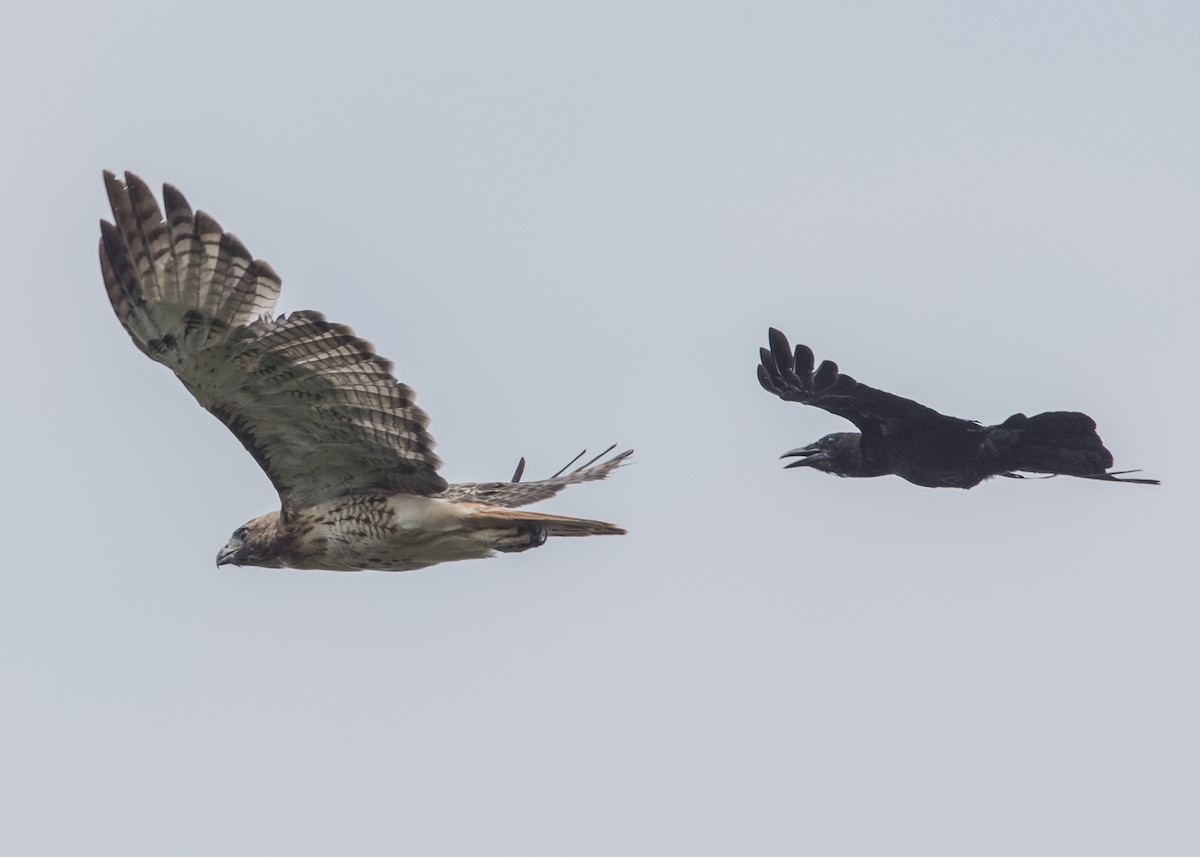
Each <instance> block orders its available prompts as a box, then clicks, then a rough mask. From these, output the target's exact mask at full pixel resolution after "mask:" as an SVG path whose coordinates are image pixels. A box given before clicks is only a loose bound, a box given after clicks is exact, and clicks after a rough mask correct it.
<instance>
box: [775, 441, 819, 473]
mask: <svg viewBox="0 0 1200 857" xmlns="http://www.w3.org/2000/svg"><path fill="white" fill-rule="evenodd" d="M779 457H780V458H799V459H800V460H799V461H793V462H792V463H791V464H788V465H785V466H784V468H783V469H784V470H791V469H792V468H793V467H813V466H814V465H816V464H817V463H818V462H820V461H828V460H829V453H827V452H823V451H821V450H820V449H818V448H817V447H815V446H802V447H800V448H798V449H789V450H788V451H787V452H785V453H784V454H783V455H781V456H779Z"/></svg>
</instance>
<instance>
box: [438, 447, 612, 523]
mask: <svg viewBox="0 0 1200 857" xmlns="http://www.w3.org/2000/svg"><path fill="white" fill-rule="evenodd" d="M615 448H616V447H615V445H614V446H610V447H609V448H608V449H606V450H604V452H602V453H600V454H599V455H597V456H596V457H595V458H593V459H592V460H591V461H589V462H587V463H586V464H583V465H580V466H579V467H576V468H575V469H574V470H572V471H570V472H569V473H567V472H564V471H566V470H567V467H570V466H571V465H572V464H574V463H575V462H576V461H578V460H579V459H580V458H582V457H583V455H584V453H582V452H581V453H579V455H577V456H575V458H574V459H573V460H572V461H571V462H570V464H568V465H567V467H564V468H563V469H562V470H560V471H558V473H555V474H554V475H553V476H551V477H550V478H549V479H539V480H536V481H534V482H521V481H520V479H521V474H522V473H524V471H525V459H524V458H522V459H521V463H520V464H518V465H517V472H516V473H515V474H513V479H512V481H511V482H458V483H455V484H453V485H451V486H450V487H448V488H447V489H446V490H445V491H444V492H443V493H441V494H439V495H438V497H439V498H440V499H442V500H450V501H451V502H455V503H486V504H488V505H489V506H505V507H508V508H510V509H515V508H517V507H518V506H527V505H529V504H530V503H537V502H539V501H541V500H548V499H550V498H551V497H553V496H554V495H555V494H557V493H558V492H559V491H562V490H563V489H564V488H566V487H567V486H568V485H577V484H579V483H580V482H594V481H596V480H598V479H604V478H606V477H607V476H608V475H609V474H610V473H612V472H613V471H614V470H616V469H617V468H618V467H620V466H621V464H622V462H624V461H625V459H627V458H629V456H631V455H633V450H632V449H627V450H625V451H624V452H621V453H618V454H617V455H614V456H613V457H612V458H610V459H608V460H607V461H600V459H601V458H604V456H606V455H608V454H609V453H610V452H612V451H613V449H615ZM597 461H600V463H599V464H597V463H596V462H597Z"/></svg>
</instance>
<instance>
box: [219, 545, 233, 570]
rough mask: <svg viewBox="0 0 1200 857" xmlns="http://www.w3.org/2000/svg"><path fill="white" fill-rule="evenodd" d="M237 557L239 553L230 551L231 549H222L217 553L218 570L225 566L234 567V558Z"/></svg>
mask: <svg viewBox="0 0 1200 857" xmlns="http://www.w3.org/2000/svg"><path fill="white" fill-rule="evenodd" d="M235 556H237V551H235V550H230V549H229V548H221V550H220V551H218V552H217V568H220V567H221V566H223V565H234V562H233V558H234V557H235Z"/></svg>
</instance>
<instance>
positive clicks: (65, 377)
mask: <svg viewBox="0 0 1200 857" xmlns="http://www.w3.org/2000/svg"><path fill="white" fill-rule="evenodd" d="M34 5H35V4H23V5H21V6H18V7H15V8H13V9H11V10H8V12H6V24H5V27H4V28H3V31H2V32H0V73H2V78H0V79H2V80H3V83H2V84H0V87H2V91H3V93H4V99H3V102H4V105H5V120H6V121H5V126H6V130H7V133H6V134H5V137H4V139H3V141H2V142H0V151H3V153H4V155H5V158H4V160H5V162H6V163H7V165H8V179H7V182H6V188H5V198H6V200H7V204H6V205H4V206H3V209H2V212H0V225H2V227H3V228H2V233H0V234H2V235H3V239H0V240H3V242H4V246H3V250H4V258H5V265H6V268H7V270H8V275H7V276H6V278H5V279H6V283H7V285H6V296H7V299H8V305H9V308H10V309H9V312H8V313H7V319H6V320H7V325H6V326H7V335H6V336H5V337H3V339H2V341H0V349H3V355H2V356H3V360H4V363H3V365H4V366H6V367H8V368H6V369H5V370H4V372H5V374H4V389H5V392H6V393H7V398H8V401H9V403H10V404H9V406H8V407H7V408H6V409H5V416H6V419H5V420H4V436H5V448H6V450H7V453H8V454H7V457H6V463H5V471H6V477H5V480H4V481H5V486H6V490H5V491H4V492H3V494H2V496H3V502H4V507H5V508H4V509H3V516H4V520H5V521H6V523H7V527H6V532H7V542H8V548H7V551H6V553H7V561H6V563H5V569H4V574H3V591H2V593H0V646H2V648H3V651H4V653H5V654H4V656H3V659H2V660H0V670H2V673H0V680H2V681H3V687H4V689H5V697H6V700H5V702H4V704H3V707H2V708H0V732H2V734H3V736H4V737H3V739H0V806H2V807H3V808H4V810H3V812H4V815H6V816H7V818H6V819H5V820H4V822H3V823H2V824H0V846H2V847H3V850H4V851H5V853H11V854H22V855H26V854H38V855H41V854H47V855H72V856H73V855H80V854H88V855H110V854H111V855H122V857H127V855H156V857H157V855H164V854H170V855H211V854H221V855H226V857H235V856H236V855H262V854H287V855H289V857H305V855H328V854H356V855H376V854H378V855H384V854H388V855H391V854H411V855H519V857H535V856H536V855H555V857H560V855H572V857H575V855H579V857H587V855H605V857H607V855H613V854H623V855H625V854H629V855H662V854H686V855H689V857H700V855H729V854H755V855H791V854H801V853H804V854H819V855H823V857H841V855H854V857H857V856H858V855H864V857H874V855H879V854H888V855H899V857H904V855H914V856H915V857H940V855H946V857H959V855H964V854H969V855H972V857H980V855H982V857H988V855H997V857H1000V855H1004V857H1007V855H1012V854H1021V855H1030V856H1031V857H1038V856H1039V855H1055V857H1057V855H1063V854H1088V855H1092V857H1104V856H1105V855H1129V854H1153V855H1156V857H1174V855H1179V857H1183V855H1194V854H1196V853H1200V829H1198V826H1200V822H1197V819H1196V806H1197V801H1198V797H1200V795H1198V787H1197V780H1196V771H1197V769H1198V767H1200V743H1198V739H1197V729H1196V724H1197V723H1198V722H1200V691H1198V690H1197V685H1196V677H1197V675H1198V673H1200V623H1198V622H1197V614H1198V611H1200V581H1198V579H1197V572H1196V570H1195V566H1196V562H1195V559H1194V554H1195V553H1196V548H1197V537H1196V521H1197V508H1198V504H1197V497H1196V494H1197V484H1198V477H1200V467H1198V466H1197V463H1196V456H1195V454H1194V453H1193V452H1192V449H1193V447H1194V441H1193V440H1192V434H1193V433H1194V431H1195V428H1196V426H1197V423H1198V419H1200V407H1198V406H1197V403H1196V397H1195V394H1194V390H1193V388H1194V381H1193V373H1194V372H1195V370H1196V366H1197V350H1198V349H1197V346H1196V334H1195V330H1194V328H1195V324H1196V316H1197V310H1198V309H1200V306H1198V303H1200V302H1198V301H1197V299H1196V294H1195V283H1196V277H1197V272H1198V269H1200V265H1198V262H1200V251H1198V250H1197V247H1198V246H1200V245H1198V242H1197V240H1196V231H1197V220H1196V216H1197V210H1198V202H1200V166H1198V162H1197V157H1196V152H1197V151H1200V119H1198V116H1197V111H1196V104H1197V92H1196V82H1197V80H1200V58H1198V56H1200V55H1198V54H1197V51H1196V44H1197V40H1198V38H1200V27H1198V24H1200V12H1198V11H1197V7H1196V6H1195V4H1192V3H1183V2H1180V3H1154V2H1149V3H1103V2H1101V3H1096V2H1086V3H1085V2H1077V3H1065V2H1036V3H1034V2H1016V3H1005V4H995V3H990V4H983V3H906V4H899V3H837V4H835V3H825V4H813V3H769V2H739V3H695V2H692V3H684V2H676V3H663V2H646V0H642V2H637V3H619V2H606V3H603V4H565V3H530V2H523V3H510V4H485V3H478V2H449V3H437V4H434V3H420V4H398V5H397V4H392V5H390V6H384V5H383V4H379V5H370V4H367V5H355V4H341V5H339V6H338V7H336V8H335V7H332V6H328V5H321V6H314V5H305V4H303V3H300V4H287V5H285V4H274V3H257V2H244V3H236V4H235V3H209V4H202V5H197V4H163V3H151V2H142V3H133V2H124V1H123V0H116V2H113V3H108V4H82V3H77V4H70V3H68V4H62V5H58V6H51V5H49V4H42V5H40V6H37V8H34ZM103 168H109V169H115V170H123V169H131V170H134V171H135V172H138V173H139V174H140V175H142V176H143V177H144V178H145V179H146V180H147V181H149V182H150V183H151V184H152V185H153V186H155V187H157V186H159V185H161V183H162V182H164V181H169V182H172V183H174V184H176V185H178V186H179V187H180V188H181V189H182V190H183V191H184V193H185V194H187V196H188V198H189V200H190V201H191V202H192V204H193V205H194V206H196V207H198V208H202V209H205V210H206V211H208V212H210V213H211V214H213V215H214V216H215V217H216V218H217V219H218V220H219V221H220V222H221V223H222V225H223V226H225V227H226V228H227V229H230V230H232V231H234V232H236V233H237V234H238V236H239V237H241V238H242V239H243V240H244V241H245V242H246V243H247V244H248V246H249V247H250V249H251V250H252V251H253V252H254V253H255V255H257V256H259V257H261V258H264V259H267V260H268V261H270V262H271V264H272V265H273V266H274V267H275V268H276V270H278V271H279V272H280V274H281V275H282V276H283V279H284V292H283V298H282V300H281V303H280V308H281V309H282V310H293V309H308V308H311V309H319V310H322V311H324V312H325V313H326V314H327V315H328V316H329V317H330V318H331V319H334V320H337V321H343V322H346V323H349V324H351V325H353V326H354V327H355V329H356V330H357V331H358V332H359V333H360V334H361V335H362V336H364V337H366V338H368V339H370V340H372V341H373V342H374V343H375V344H376V346H377V348H378V349H379V351H380V352H381V353H382V354H384V355H385V356H387V357H389V358H391V359H393V360H394V361H395V362H396V366H397V374H398V375H399V377H400V378H401V379H402V380H404V381H406V382H408V383H409V384H411V385H412V386H413V387H414V388H415V389H416V390H417V393H418V401H419V403H420V404H421V405H422V406H424V407H425V408H426V409H427V410H428V411H429V413H430V415H431V416H432V419H433V424H432V430H433V433H434V436H435V437H436V438H437V439H438V441H439V452H440V453H441V454H442V457H443V458H444V459H445V461H446V467H445V469H444V471H443V472H444V473H445V474H446V475H447V476H448V477H449V478H451V479H456V480H463V479H489V478H503V477H506V476H507V475H509V474H510V473H511V471H512V467H513V465H514V464H515V462H516V460H517V458H518V457H519V456H521V455H525V456H527V457H528V459H529V468H530V469H529V473H530V475H540V474H545V473H548V472H551V471H553V470H555V469H557V468H558V467H559V466H560V465H561V464H562V463H564V462H565V461H566V460H567V459H569V458H570V457H571V456H572V455H573V454H574V453H575V452H577V451H578V450H579V449H580V448H582V447H583V446H585V445H587V446H589V447H591V448H598V447H600V446H604V445H607V444H609V443H611V442H614V441H618V442H620V443H621V444H623V445H629V446H633V447H635V448H636V449H637V463H636V465H634V466H631V467H628V468H625V469H623V470H621V471H619V472H618V473H617V474H616V476H615V477H614V478H613V479H612V480H610V481H609V482H606V483H604V484H601V485H589V486H583V487H580V488H575V489H573V490H571V491H569V492H567V493H566V494H565V495H563V496H562V497H561V498H560V499H559V500H557V501H554V502H553V503H551V504H547V505H546V506H544V507H542V508H545V509H546V510H547V511H554V512H559V513H562V514H580V515H585V516H588V517H597V518H602V519H607V520H613V521H616V522H619V523H621V524H623V525H625V526H627V527H628V528H629V531H630V534H629V536H628V537H626V538H623V539H590V540H586V541H569V540H564V541H562V542H558V543H552V544H549V545H547V546H546V547H544V548H542V549H540V550H537V551H532V552H529V553H526V554H522V555H516V556H505V557H501V558H498V559H493V560H487V561H481V562H472V563H460V564H456V565H444V566H439V567H437V568H434V569H432V570H429V571H425V572H419V573H411V574H360V575H346V574H342V575H339V574H333V573H300V572H286V571H265V570H254V569H234V568H224V569H221V570H220V571H218V570H216V569H215V568H214V567H213V557H214V555H215V553H216V551H217V549H218V548H219V547H220V546H221V545H222V544H224V542H225V540H226V538H227V537H228V535H229V533H230V532H231V531H232V530H233V529H234V528H235V527H236V526H238V525H239V524H240V523H242V522H243V521H244V520H246V519H247V518H249V517H252V516H254V515H257V514H260V513H262V512H265V511H268V510H269V509H271V508H272V506H273V504H274V502H275V497H274V494H273V491H272V489H271V486H270V484H269V483H268V482H267V480H266V478H265V477H264V476H263V475H262V474H261V473H260V472H259V470H258V468H257V467H256V466H255V465H254V463H253V461H252V460H251V459H250V457H249V456H248V455H247V454H246V453H245V452H244V451H243V450H242V449H241V447H240V446H239V445H238V444H237V443H236V441H235V440H234V439H233V438H232V437H231V436H229V434H228V432H227V431H226V430H225V429H224V428H223V427H222V426H221V425H220V424H219V423H218V422H217V421H216V420H214V419H213V418H211V417H210V416H208V415H207V414H205V413H204V412H203V411H202V410H201V409H200V408H199V407H198V406H197V405H196V404H195V403H194V401H193V400H192V399H191V397H190V396H189V395H188V394H187V392H186V391H185V390H184V389H183V388H182V387H181V386H180V385H179V384H178V382H177V381H176V380H175V379H174V378H173V377H172V376H171V374H170V373H169V372H167V371H166V370H164V369H163V368H162V367H159V366H155V365H153V364H152V363H151V362H150V361H148V360H146V359H145V358H144V357H143V356H142V355H141V354H139V353H138V352H137V351H136V349H134V347H133V346H132V345H131V344H130V342H129V341H128V337H127V336H126V335H125V333H124V332H123V331H122V330H121V328H120V326H119V325H118V323H117V322H116V320H115V319H114V318H113V315H112V312H111V310H110V309H109V306H108V303H107V300H106V298H105V296H104V290H103V287H102V284H101V279H100V273H99V268H98V264H97V261H96V242H97V237H98V230H97V226H96V223H97V220H98V219H99V218H101V217H104V216H107V204H106V201H105V197H104V193H103V186H102V183H101V179H100V171H101V169H103ZM768 325H775V326H778V327H780V328H782V329H783V330H785V331H787V333H788V334H789V335H790V336H791V337H792V338H793V340H798V341H803V342H807V343H809V344H810V345H812V346H813V348H814V349H815V350H816V352H817V355H818V357H821V358H824V357H829V358H832V359H835V360H837V361H838V362H839V363H840V365H841V366H842V368H843V369H845V370H846V371H847V372H849V373H851V374H853V375H854V376H855V377H858V378H860V379H861V380H863V381H865V382H866V383H869V384H871V385H873V386H878V387H882V388H884V389H888V390H892V391H894V392H896V393H899V394H901V395H906V396H910V397H913V398H917V399H919V400H920V401H922V402H925V403H927V404H929V405H931V406H933V407H936V408H938V409H940V410H942V411H944V412H947V413H951V414H954V415H957V416H962V417H969V418H974V419H979V420H982V421H988V422H996V421H999V420H1002V419H1003V418H1005V417H1007V416H1008V415H1009V414H1011V413H1013V412H1015V411H1024V412H1026V413H1035V412H1037V411H1041V410H1050V409H1077V410H1083V411H1086V412H1087V413H1089V414H1091V415H1092V416H1093V417H1095V419H1096V420H1097V422H1098V423H1099V425H1100V431H1101V434H1102V436H1103V438H1104V440H1105V441H1106V442H1107V444H1108V445H1109V447H1110V448H1111V449H1112V450H1113V452H1114V454H1115V455H1116V460H1117V465H1118V466H1120V467H1141V468H1144V469H1145V471H1146V473H1147V474H1148V475H1151V476H1157V477H1160V478H1162V479H1163V480H1164V483H1165V484H1164V485H1163V486H1162V487H1161V488H1158V489H1153V488H1146V487H1142V486H1124V485H1106V484H1100V483H1093V482H1087V481H1083V480H1070V479H1053V480H1048V481H1042V482H1025V483H1019V482H1015V481H1011V480H994V481H993V482H991V483H987V484H984V485H982V486H980V487H979V488H977V489H975V490H972V491H970V492H959V491H950V490H941V491H932V490H927V489H921V488H917V487H915V486H912V485H909V484H907V483H905V482H902V481H900V480H898V479H891V478H889V479H877V480H857V481H856V480H838V479H835V478H833V477H829V476H824V475H822V474H818V473H811V472H784V471H783V470H781V465H780V463H779V462H778V461H777V456H778V455H779V453H781V452H783V451H784V450H786V449H788V448H791V447H793V446H796V445H798V444H800V443H803V442H806V441H809V440H812V439H814V438H816V437H818V436H820V435H821V434H824V433H825V432H827V431H834V430H840V429H841V428H844V427H845V424H843V423H841V422H840V421H839V420H837V419H836V418H834V417H832V416H830V415H827V414H823V413H821V412H819V411H816V410H814V409H809V408H802V407H799V406H796V405H788V404H785V403H782V402H780V401H778V400H776V399H774V398H772V397H770V396H768V395H767V394H765V393H764V392H763V391H762V390H761V389H759V387H758V385H757V383H756V382H755V378H754V364H755V360H756V351H757V348H758V346H759V345H760V344H763V342H764V341H765V334H766V328H767V326H768Z"/></svg>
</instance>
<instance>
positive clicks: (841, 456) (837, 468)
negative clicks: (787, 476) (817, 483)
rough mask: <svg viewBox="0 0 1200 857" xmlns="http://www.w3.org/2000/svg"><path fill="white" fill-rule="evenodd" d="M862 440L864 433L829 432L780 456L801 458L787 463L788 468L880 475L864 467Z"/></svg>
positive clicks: (853, 474) (857, 474)
mask: <svg viewBox="0 0 1200 857" xmlns="http://www.w3.org/2000/svg"><path fill="white" fill-rule="evenodd" d="M861 440H862V435H860V434H858V433H857V432H845V431H843V432H838V433H836V434H827V435H825V437H823V438H821V439H820V440H818V441H817V442H816V443H810V444H809V445H808V446H802V447H800V448H799V449H792V450H788V451H787V452H785V453H784V454H783V455H781V456H780V458H799V459H800V460H799V461H793V462H792V463H791V464H789V465H787V467H788V468H792V467H811V468H813V469H814V470H820V471H823V472H825V473H835V474H837V475H838V476H878V475H879V474H878V473H869V472H867V469H866V468H864V467H863V460H862V448H861V446H860V445H859V442H860V441H861Z"/></svg>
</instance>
